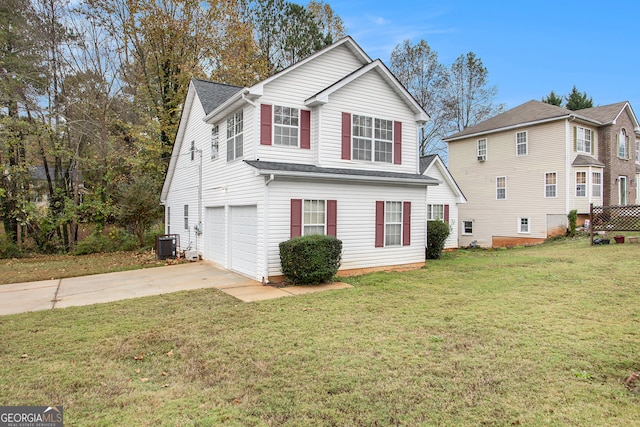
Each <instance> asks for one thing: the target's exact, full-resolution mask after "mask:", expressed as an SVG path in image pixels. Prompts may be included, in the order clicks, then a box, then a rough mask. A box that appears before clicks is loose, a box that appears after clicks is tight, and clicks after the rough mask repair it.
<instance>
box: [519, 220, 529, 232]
mask: <svg viewBox="0 0 640 427" xmlns="http://www.w3.org/2000/svg"><path fill="white" fill-rule="evenodd" d="M522 220H527V230H526V231H522ZM518 234H531V217H528V216H521V217H518Z"/></svg>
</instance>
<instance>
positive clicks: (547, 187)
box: [544, 172, 558, 198]
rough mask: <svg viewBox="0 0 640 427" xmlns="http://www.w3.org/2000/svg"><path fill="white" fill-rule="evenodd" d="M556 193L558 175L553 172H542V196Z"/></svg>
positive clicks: (553, 195) (552, 195) (554, 195)
mask: <svg viewBox="0 0 640 427" xmlns="http://www.w3.org/2000/svg"><path fill="white" fill-rule="evenodd" d="M557 195H558V175H557V174H556V173H555V172H547V173H545V174H544V197H547V198H548V197H556V196H557Z"/></svg>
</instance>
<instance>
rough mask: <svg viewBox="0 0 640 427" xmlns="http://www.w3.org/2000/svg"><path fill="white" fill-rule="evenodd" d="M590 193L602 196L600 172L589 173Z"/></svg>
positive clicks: (594, 195)
mask: <svg viewBox="0 0 640 427" xmlns="http://www.w3.org/2000/svg"><path fill="white" fill-rule="evenodd" d="M591 195H592V196H593V197H600V196H602V172H592V173H591Z"/></svg>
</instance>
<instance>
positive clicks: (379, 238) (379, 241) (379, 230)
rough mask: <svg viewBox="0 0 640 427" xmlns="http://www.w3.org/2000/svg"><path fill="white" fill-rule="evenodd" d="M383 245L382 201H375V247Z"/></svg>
mask: <svg viewBox="0 0 640 427" xmlns="http://www.w3.org/2000/svg"><path fill="white" fill-rule="evenodd" d="M383 246H384V202H381V201H376V248H381V247H383Z"/></svg>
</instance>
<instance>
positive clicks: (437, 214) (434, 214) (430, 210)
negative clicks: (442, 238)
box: [427, 205, 444, 221]
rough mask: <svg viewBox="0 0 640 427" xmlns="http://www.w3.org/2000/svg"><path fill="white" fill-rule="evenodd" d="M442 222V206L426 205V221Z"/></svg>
mask: <svg viewBox="0 0 640 427" xmlns="http://www.w3.org/2000/svg"><path fill="white" fill-rule="evenodd" d="M437 219H439V220H441V221H444V205H427V220H428V221H433V220H437Z"/></svg>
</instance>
